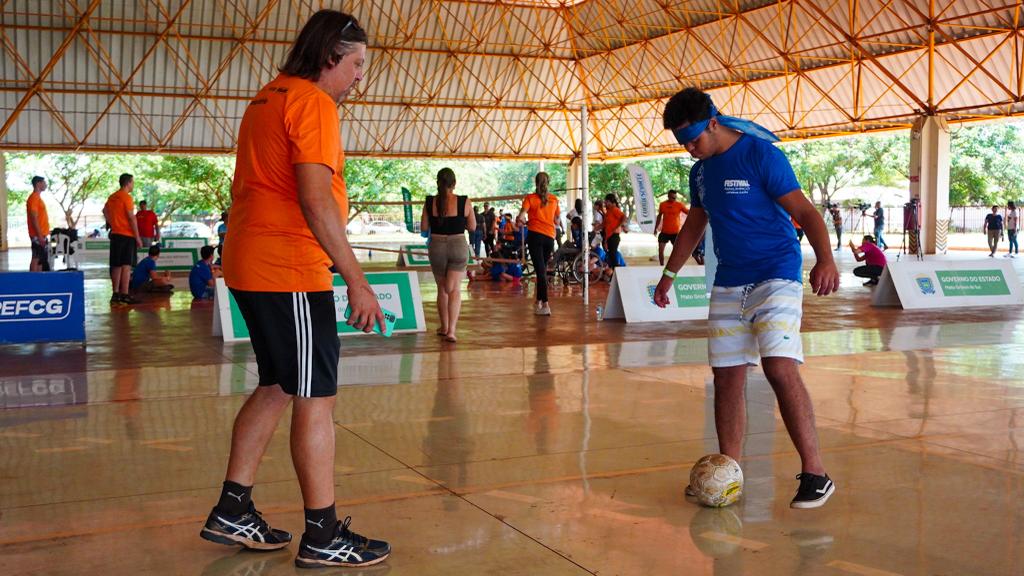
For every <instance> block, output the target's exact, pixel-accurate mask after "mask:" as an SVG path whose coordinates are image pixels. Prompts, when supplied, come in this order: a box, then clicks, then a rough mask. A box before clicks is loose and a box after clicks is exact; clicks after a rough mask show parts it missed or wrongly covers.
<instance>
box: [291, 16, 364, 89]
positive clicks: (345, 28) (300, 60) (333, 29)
mask: <svg viewBox="0 0 1024 576" xmlns="http://www.w3.org/2000/svg"><path fill="white" fill-rule="evenodd" d="M356 44H366V32H365V31H364V30H363V29H362V28H360V27H359V22H358V21H357V20H356V19H355V17H354V16H352V15H351V14H345V13H344V12H339V11H338V10H320V11H319V12H317V13H316V14H313V15H312V16H310V17H309V20H307V21H306V24H305V25H304V26H303V27H302V31H301V32H299V36H298V38H296V39H295V43H294V44H292V48H291V50H290V51H289V52H288V59H287V60H285V63H284V65H283V66H281V68H280V70H281V72H284V73H285V74H288V75H289V76H298V77H299V78H305V79H306V80H311V81H313V82H316V81H317V80H319V79H320V71H321V70H323V69H324V68H327V67H330V66H334V65H336V64H337V63H338V62H341V59H342V58H343V57H344V56H345V55H347V54H351V53H352V52H354V51H355V45H356Z"/></svg>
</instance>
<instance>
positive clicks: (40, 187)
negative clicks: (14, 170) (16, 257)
mask: <svg viewBox="0 0 1024 576" xmlns="http://www.w3.org/2000/svg"><path fill="white" fill-rule="evenodd" d="M45 190H46V178H43V177H42V176H33V177H32V194H29V197H28V201H27V202H26V203H25V212H26V213H27V215H28V236H29V240H31V241H32V261H31V262H30V263H29V265H28V270H29V272H47V271H49V270H50V249H49V242H48V241H47V238H46V237H47V236H49V235H50V217H49V215H48V214H47V213H46V204H44V203H43V196H42V193H43V191H45Z"/></svg>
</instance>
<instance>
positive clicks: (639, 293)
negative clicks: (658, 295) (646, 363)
mask: <svg viewBox="0 0 1024 576" xmlns="http://www.w3.org/2000/svg"><path fill="white" fill-rule="evenodd" d="M661 272H662V268H661V267H660V266H626V267H623V268H616V269H615V281H614V282H612V286H611V288H609V289H608V300H607V301H605V307H604V314H603V316H602V318H606V319H615V318H625V319H626V322H627V323H634V322H666V321H670V320H706V319H707V317H708V292H707V282H706V280H705V278H704V267H703V266H683V268H682V269H681V270H679V274H678V276H676V279H675V281H674V282H673V283H672V290H670V291H669V293H668V298H669V304H668V306H666V307H665V308H659V307H658V306H657V305H656V304H655V303H654V289H655V288H656V287H657V286H658V282H660V281H661V275H662V274H661Z"/></svg>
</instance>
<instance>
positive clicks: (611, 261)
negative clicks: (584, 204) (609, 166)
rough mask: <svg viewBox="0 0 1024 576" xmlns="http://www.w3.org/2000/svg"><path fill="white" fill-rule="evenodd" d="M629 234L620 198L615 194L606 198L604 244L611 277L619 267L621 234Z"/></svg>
mask: <svg viewBox="0 0 1024 576" xmlns="http://www.w3.org/2000/svg"><path fill="white" fill-rule="evenodd" d="M627 232H629V229H628V228H627V227H626V215H625V214H624V213H623V212H622V208H620V207H619V198H618V197H617V196H616V195H615V194H608V195H606V196H605V197H604V243H605V247H606V249H607V252H608V254H607V256H605V263H606V264H608V272H607V274H608V275H609V276H614V275H615V268H616V266H618V265H619V242H620V241H621V238H620V236H619V234H625V233H627Z"/></svg>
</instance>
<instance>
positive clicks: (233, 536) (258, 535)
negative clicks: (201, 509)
mask: <svg viewBox="0 0 1024 576" xmlns="http://www.w3.org/2000/svg"><path fill="white" fill-rule="evenodd" d="M199 535H200V536H202V537H203V538H205V539H207V540H209V541H210V542H216V543H217V544H226V545H228V546H234V545H235V544H241V545H242V546H245V547H246V548H251V549H253V550H279V549H281V548H284V547H285V546H287V545H288V544H289V543H290V542H291V541H292V535H291V534H289V533H287V532H285V531H284V530H276V529H274V528H271V527H270V525H269V524H267V521H266V520H264V519H263V516H261V515H260V513H259V512H258V511H257V510H256V506H255V505H254V504H253V503H252V502H249V511H248V512H246V513H245V514H242V515H241V516H232V515H230V514H224V513H221V512H218V511H217V510H216V509H214V510H212V511H211V512H210V516H209V517H208V518H207V519H206V525H205V526H203V529H202V531H200V532H199Z"/></svg>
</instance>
